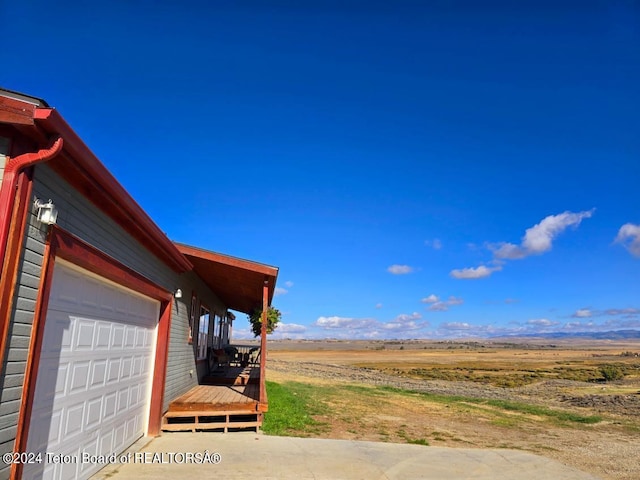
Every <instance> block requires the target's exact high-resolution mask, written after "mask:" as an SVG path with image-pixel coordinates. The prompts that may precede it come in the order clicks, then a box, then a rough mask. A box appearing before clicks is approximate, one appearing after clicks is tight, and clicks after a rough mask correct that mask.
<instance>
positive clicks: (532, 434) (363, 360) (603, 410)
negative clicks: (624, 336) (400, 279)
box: [267, 341, 640, 479]
mask: <svg viewBox="0 0 640 480" xmlns="http://www.w3.org/2000/svg"><path fill="white" fill-rule="evenodd" d="M636 352H640V344H638V343H635V344H634V343H610V342H599V343H596V342H594V343H591V344H584V343H580V344H579V343H571V342H566V343H563V344H553V345H548V344H544V343H541V344H531V343H521V344H517V345H515V344H512V343H509V344H498V343H482V344H480V343H477V342H469V343H452V342H446V343H443V342H391V343H381V342H296V341H288V342H287V341H280V342H270V344H269V355H268V362H267V379H268V380H270V381H274V382H278V383H285V382H288V381H295V382H303V383H309V384H313V385H319V386H321V385H324V386H326V385H351V386H352V385H362V386H376V385H377V386H380V385H385V386H392V387H397V388H401V389H407V390H413V391H422V392H428V393H435V394H441V395H456V396H463V397H469V398H482V399H497V400H509V401H519V402H523V403H527V404H534V405H540V406H545V407H549V408H552V409H557V410H561V411H567V412H573V413H578V414H580V415H600V416H601V417H602V421H600V422H598V423H594V424H576V423H563V422H550V421H548V419H543V418H538V417H536V415H522V414H516V413H513V414H511V413H509V412H505V411H504V410H500V409H496V408H493V407H491V406H489V405H486V404H478V403H471V402H470V403H468V404H466V403H465V402H456V403H452V404H447V403H442V402H431V401H428V400H425V398H424V397H421V396H418V395H400V394H392V393H389V394H384V395H380V393H379V390H375V389H373V388H371V389H369V390H367V389H364V388H363V389H361V390H359V391H358V392H354V393H346V394H345V393H344V391H341V392H343V393H342V394H341V395H337V396H334V397H327V398H325V399H324V401H325V402H326V403H327V407H328V413H326V414H323V415H317V416H316V417H317V418H316V419H317V420H318V421H321V422H324V424H325V425H326V426H325V428H323V429H320V430H318V432H317V433H314V436H319V437H323V438H337V439H361V440H374V441H387V442H412V443H425V444H427V443H428V444H429V445H435V446H448V447H477V448H511V449H521V450H526V451H529V452H533V453H536V454H539V455H543V456H547V457H550V458H554V459H556V460H559V461H561V462H563V463H565V464H567V465H570V466H572V467H575V468H578V469H581V470H583V471H587V472H589V473H592V474H595V475H598V476H600V477H602V478H605V479H637V478H640V460H638V459H640V442H638V439H639V438H640V376H638V375H634V374H627V375H625V378H624V379H622V380H618V381H616V382H609V383H603V382H598V381H576V380H568V379H566V378H557V377H558V376H559V377H567V376H568V377H572V376H573V375H574V374H576V375H578V374H579V375H591V374H592V373H593V372H597V371H598V370H597V368H598V366H599V365H600V366H601V365H603V364H616V365H622V366H624V367H627V368H628V369H627V370H625V371H626V372H632V373H633V372H636V371H638V368H639V366H640V359H639V358H638V356H637V355H636ZM432 371H434V372H436V373H437V374H438V375H440V376H442V375H445V376H446V375H454V378H455V380H443V379H441V378H437V379H432V378H426V379H425V378H416V375H415V372H419V373H420V374H421V375H427V377H429V375H431V373H432ZM478 371H481V372H488V373H489V374H488V375H484V374H483V375H476V374H477V372H478ZM540 372H542V373H540ZM558 372H560V373H558ZM460 375H462V377H460ZM518 375H523V376H526V375H529V376H531V375H535V378H533V379H531V378H529V377H526V378H528V380H526V381H525V382H522V383H523V384H521V385H520V384H519V385H518V386H515V387H511V388H505V387H501V386H496V385H495V384H496V383H498V384H499V383H500V382H499V381H497V380H499V379H498V378H497V377H500V376H503V377H504V376H508V377H509V378H510V379H511V380H513V379H515V378H517V377H518ZM418 376H419V375H418ZM458 377H460V378H464V380H459V379H458Z"/></svg>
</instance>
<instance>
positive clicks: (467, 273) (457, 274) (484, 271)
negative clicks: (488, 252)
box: [449, 265, 502, 280]
mask: <svg viewBox="0 0 640 480" xmlns="http://www.w3.org/2000/svg"><path fill="white" fill-rule="evenodd" d="M500 270H502V267H501V266H496V267H485V266H484V265H480V266H479V267H477V268H461V269H457V270H451V272H449V275H450V276H452V277H453V278H457V279H462V280H475V279H477V278H484V277H488V276H489V275H491V274H492V273H493V272H497V271H500Z"/></svg>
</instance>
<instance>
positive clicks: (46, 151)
mask: <svg viewBox="0 0 640 480" xmlns="http://www.w3.org/2000/svg"><path fill="white" fill-rule="evenodd" d="M63 144H64V141H63V140H62V137H60V136H56V137H54V138H53V139H52V141H51V146H49V147H48V148H43V149H42V150H40V151H38V152H33V153H24V154H22V155H18V156H17V157H9V160H8V161H7V164H6V165H5V169H4V176H3V177H2V187H1V188H0V266H2V269H4V259H5V254H6V248H7V241H8V238H9V229H10V227H11V215H12V213H13V205H14V202H15V190H16V180H17V177H18V175H19V174H20V173H21V172H22V171H23V170H24V169H26V168H28V167H31V166H33V165H36V164H38V163H43V162H47V161H49V160H51V159H52V158H53V157H55V156H56V155H58V154H59V153H60V152H61V151H62V145H63Z"/></svg>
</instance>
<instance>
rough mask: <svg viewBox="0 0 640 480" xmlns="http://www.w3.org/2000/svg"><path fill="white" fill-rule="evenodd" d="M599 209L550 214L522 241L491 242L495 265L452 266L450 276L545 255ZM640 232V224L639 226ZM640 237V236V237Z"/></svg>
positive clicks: (483, 273)
mask: <svg viewBox="0 0 640 480" xmlns="http://www.w3.org/2000/svg"><path fill="white" fill-rule="evenodd" d="M594 211H595V209H591V210H584V211H582V212H577V213H574V212H569V211H567V212H563V213H560V214H558V215H549V216H547V217H545V218H543V219H542V221H541V222H540V223H538V224H536V225H534V226H533V227H531V228H527V230H526V231H525V233H524V236H523V237H522V241H521V243H520V245H515V244H513V243H509V242H500V243H489V244H486V246H487V248H489V250H491V251H492V252H493V263H494V264H496V266H495V267H486V266H484V265H480V266H479V267H476V268H462V269H457V270H451V272H450V273H449V275H450V276H452V277H453V278H457V279H466V280H469V279H471V280H473V279H478V278H485V277H488V276H490V275H491V274H492V273H493V272H497V271H500V270H502V266H501V264H502V263H504V262H503V260H518V259H521V258H525V257H528V256H530V255H541V254H543V253H545V252H548V251H549V250H551V247H552V242H553V240H554V239H555V238H556V237H557V236H558V235H560V234H561V233H562V232H563V231H564V230H566V229H567V228H569V227H578V225H580V222H582V220H583V219H585V218H589V217H591V216H592V215H593V212H594ZM639 235H640V227H639ZM639 238H640V237H639ZM638 255H639V256H640V241H639V242H638Z"/></svg>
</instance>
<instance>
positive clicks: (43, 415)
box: [23, 259, 160, 479]
mask: <svg viewBox="0 0 640 480" xmlns="http://www.w3.org/2000/svg"><path fill="white" fill-rule="evenodd" d="M159 316H160V302H159V301H157V300H154V299H152V298H149V297H146V296H144V295H142V294H140V293H137V292H135V291H133V290H130V289H128V288H125V287H123V286H121V285H118V284H116V283H114V282H112V281H110V280H107V279H106V278H103V277H100V276H97V275H95V274H93V273H91V272H89V271H87V270H85V269H82V268H80V267H78V266H76V265H74V264H72V263H70V262H67V261H64V260H62V259H58V260H56V263H55V266H54V269H53V279H52V282H51V288H50V295H49V300H48V305H47V309H46V315H45V322H44V326H43V329H44V330H43V334H42V335H43V337H42V342H41V345H42V348H41V350H40V355H39V361H37V367H35V368H37V372H38V373H37V378H36V385H35V393H34V398H33V403H32V414H31V420H30V423H29V429H28V437H27V449H26V451H28V452H43V454H44V453H45V452H46V453H47V454H49V455H53V454H54V455H66V456H69V457H68V458H69V459H71V461H70V462H66V463H58V464H57V463H53V462H46V461H44V460H46V459H45V458H43V462H42V463H40V464H30V465H25V466H24V471H23V476H24V478H27V479H29V478H56V479H59V478H63V479H67V478H87V477H89V476H90V475H92V474H93V473H95V472H96V471H97V470H99V469H100V468H101V467H102V465H94V464H89V463H82V461H81V460H82V454H83V452H85V454H89V455H109V454H112V453H120V452H122V451H123V450H124V449H126V448H127V447H128V446H130V445H131V444H132V443H133V442H134V441H136V440H137V439H138V438H140V437H141V436H143V435H144V434H145V433H146V429H147V425H148V421H149V404H150V399H151V388H152V378H153V369H154V362H155V348H156V338H157V325H158V319H159Z"/></svg>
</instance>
